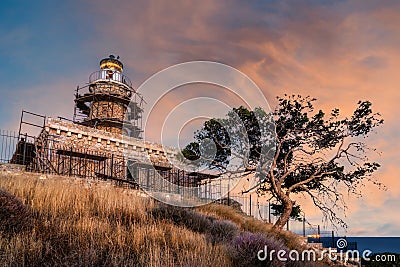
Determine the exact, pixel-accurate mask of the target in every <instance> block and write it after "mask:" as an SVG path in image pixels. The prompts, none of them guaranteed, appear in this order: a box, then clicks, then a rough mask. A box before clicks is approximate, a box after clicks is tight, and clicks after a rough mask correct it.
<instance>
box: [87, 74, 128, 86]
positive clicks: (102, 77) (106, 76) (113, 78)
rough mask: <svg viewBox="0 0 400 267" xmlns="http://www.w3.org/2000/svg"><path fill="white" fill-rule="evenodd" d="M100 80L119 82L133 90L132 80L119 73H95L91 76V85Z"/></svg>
mask: <svg viewBox="0 0 400 267" xmlns="http://www.w3.org/2000/svg"><path fill="white" fill-rule="evenodd" d="M98 80H109V81H117V82H120V83H123V84H125V85H127V86H128V87H129V88H132V82H131V80H130V79H129V78H128V77H127V76H125V75H123V74H122V73H119V72H116V71H115V72H113V71H109V70H99V71H95V72H93V73H92V74H90V76H89V83H93V82H96V81H98Z"/></svg>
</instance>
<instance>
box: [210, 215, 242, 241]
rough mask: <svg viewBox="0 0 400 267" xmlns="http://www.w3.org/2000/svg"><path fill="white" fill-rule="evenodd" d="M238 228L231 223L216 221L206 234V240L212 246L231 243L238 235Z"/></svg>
mask: <svg viewBox="0 0 400 267" xmlns="http://www.w3.org/2000/svg"><path fill="white" fill-rule="evenodd" d="M239 232H240V230H239V227H238V226H237V225H236V224H234V223H233V222H231V221H226V220H223V221H219V220H216V221H214V222H213V223H212V225H211V228H210V229H209V230H208V232H207V237H208V240H210V241H211V242H212V243H213V244H215V243H224V242H229V241H232V239H233V238H234V237H236V236H237V235H238V234H239Z"/></svg>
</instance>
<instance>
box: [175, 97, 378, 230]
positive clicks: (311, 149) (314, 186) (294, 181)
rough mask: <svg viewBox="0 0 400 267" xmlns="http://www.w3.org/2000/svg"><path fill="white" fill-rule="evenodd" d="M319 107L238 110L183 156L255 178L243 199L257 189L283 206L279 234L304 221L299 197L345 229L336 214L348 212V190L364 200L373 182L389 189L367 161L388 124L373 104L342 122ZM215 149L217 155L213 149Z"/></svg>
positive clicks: (211, 125)
mask: <svg viewBox="0 0 400 267" xmlns="http://www.w3.org/2000/svg"><path fill="white" fill-rule="evenodd" d="M315 101H316V99H313V98H310V97H302V96H300V95H299V96H287V95H285V96H284V97H282V98H280V97H278V105H277V107H276V108H275V109H274V110H273V111H272V112H271V114H267V113H266V112H265V111H263V110H262V109H261V108H256V109H255V110H254V111H249V110H247V109H246V108H244V107H239V108H234V109H233V110H232V111H231V112H229V113H228V114H227V116H226V118H220V119H217V118H214V119H211V120H209V121H206V122H205V123H204V126H203V128H202V129H200V130H199V131H197V132H196V133H195V139H196V142H193V143H190V144H189V145H188V146H186V147H185V149H183V150H182V155H183V156H184V157H185V158H186V159H187V160H188V161H193V160H194V159H196V161H194V163H195V164H200V165H201V164H206V163H208V164H209V166H210V167H212V168H217V169H219V170H220V171H221V172H222V173H225V175H230V174H232V173H233V174H236V175H237V173H242V174H249V173H253V174H255V175H256V176H257V177H258V178H259V181H260V182H259V184H257V185H256V186H255V187H253V188H250V189H249V190H247V191H245V192H244V193H246V192H249V191H251V190H253V189H256V190H257V191H258V193H260V194H268V195H270V196H271V199H272V200H275V201H276V202H277V203H278V204H277V205H275V208H274V210H275V211H276V212H277V213H278V214H280V217H279V219H278V220H277V222H276V223H275V225H274V228H275V229H282V228H283V226H284V225H285V224H286V223H287V221H288V220H289V218H290V216H292V217H299V214H300V212H301V210H300V208H299V207H298V206H296V205H295V203H294V198H293V196H294V195H297V194H302V195H305V196H308V197H309V198H310V200H311V201H312V202H313V204H314V205H315V206H316V207H318V208H319V209H320V210H321V211H322V212H323V214H324V216H325V218H326V219H328V220H330V221H331V222H332V223H333V224H334V225H340V226H343V227H346V226H347V225H346V223H345V222H344V221H343V220H342V219H341V218H340V216H338V212H337V211H338V209H340V210H343V211H345V210H346V209H347V205H346V203H345V201H344V194H343V192H346V194H347V192H348V193H354V194H357V195H360V196H361V192H360V190H359V189H360V187H362V186H363V185H364V184H365V182H367V181H370V182H372V183H373V184H375V185H377V186H378V187H380V188H383V187H384V186H383V185H382V184H380V183H379V182H378V181H376V180H374V179H373V178H372V175H373V174H374V173H375V172H376V171H377V170H378V168H379V167H380V165H379V163H377V162H373V161H370V160H369V159H368V157H367V156H368V154H369V153H370V152H371V151H374V150H373V149H371V148H369V147H368V146H367V144H366V143H365V142H364V138H366V137H368V135H369V134H370V133H371V132H373V131H374V130H375V129H376V128H377V127H378V126H380V125H381V124H382V123H383V120H382V119H381V116H380V114H379V113H373V112H372V109H371V106H372V104H371V102H369V101H360V102H358V106H357V108H356V109H355V110H354V112H353V114H352V115H351V116H350V117H342V116H341V115H340V113H339V109H334V110H332V111H331V112H330V113H329V114H326V113H325V112H323V111H322V110H319V111H317V112H315V111H314V102H315ZM204 139H207V140H212V141H213V142H214V145H213V144H210V142H207V143H206V144H204V142H203V141H202V140H204ZM212 146H214V148H215V150H216V152H215V153H214V152H213V150H212V149H207V148H210V147H212ZM207 151H211V152H212V153H210V154H209V155H207V153H204V152H207ZM213 155H214V158H213V160H210V158H211V157H212V156H213ZM202 159H206V160H202ZM238 159H239V161H240V162H241V163H242V164H239V167H238V168H236V169H234V168H233V169H232V167H231V166H230V165H229V161H231V162H237V161H238ZM235 160H236V161H235Z"/></svg>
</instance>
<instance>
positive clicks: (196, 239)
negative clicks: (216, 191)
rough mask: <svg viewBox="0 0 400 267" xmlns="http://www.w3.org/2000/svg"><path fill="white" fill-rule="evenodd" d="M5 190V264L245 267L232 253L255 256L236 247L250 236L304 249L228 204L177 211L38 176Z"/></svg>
mask: <svg viewBox="0 0 400 267" xmlns="http://www.w3.org/2000/svg"><path fill="white" fill-rule="evenodd" d="M0 188H1V191H0V192H1V197H0V201H1V202H0V203H1V204H0V214H2V215H3V214H6V213H7V216H2V217H1V218H0V220H1V222H0V223H1V224H2V225H7V227H6V228H4V227H3V228H2V229H0V255H1V261H0V266H10V265H18V266H20V265H28V266H42V265H51V266H53V265H56V266H60V265H63V266H67V265H68V266H190V265H192V266H243V265H241V262H242V260H244V258H247V256H246V255H244V254H243V253H242V254H240V255H242V256H240V257H242V258H240V257H239V256H238V255H239V254H235V253H233V250H232V248H234V246H240V249H241V251H247V250H250V251H254V247H252V245H251V244H249V246H250V247H249V248H246V247H245V245H246V244H243V242H242V243H241V242H240V240H241V239H239V242H238V239H237V238H238V237H241V236H242V235H243V233H244V232H246V233H247V235H248V234H249V233H254V234H260V235H262V236H263V237H262V238H263V240H266V241H265V242H267V244H282V245H283V246H284V247H285V248H291V249H298V250H300V251H301V250H302V249H303V247H302V245H301V244H300V239H299V237H298V236H297V235H295V234H292V233H290V232H285V231H281V232H277V231H272V226H271V225H269V224H266V223H264V222H261V221H257V220H255V219H254V218H251V217H246V216H243V215H242V214H240V213H238V212H236V211H235V210H234V209H232V208H230V207H228V206H224V205H219V204H211V205H207V206H202V207H198V208H195V209H185V208H179V207H171V206H167V205H164V204H162V203H158V202H155V201H153V200H152V199H151V198H148V197H144V196H143V195H142V194H143V193H141V192H140V191H135V190H128V189H123V188H116V187H114V186H113V185H111V184H108V183H105V182H93V181H92V182H88V181H84V180H79V179H73V178H65V177H58V176H54V177H52V176H50V177H48V178H47V179H40V176H39V175H35V174H1V173H0ZM251 249H253V250H251ZM248 256H249V257H253V258H254V255H253V254H251V255H248ZM243 257H244V258H243ZM257 264H258V263H257ZM257 264H255V265H254V266H257ZM322 264H323V263H321V265H322ZM248 266H251V265H248Z"/></svg>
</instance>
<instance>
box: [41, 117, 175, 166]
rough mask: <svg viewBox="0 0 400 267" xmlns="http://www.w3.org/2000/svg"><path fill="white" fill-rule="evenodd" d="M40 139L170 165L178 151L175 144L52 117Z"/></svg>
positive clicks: (50, 144) (49, 144)
mask: <svg viewBox="0 0 400 267" xmlns="http://www.w3.org/2000/svg"><path fill="white" fill-rule="evenodd" d="M39 139H42V140H47V141H45V142H48V143H47V144H44V145H45V146H47V147H52V146H53V147H54V146H60V145H63V146H66V147H72V148H74V149H83V150H84V149H87V150H91V151H98V152H110V153H113V154H116V155H121V156H122V155H129V157H131V158H134V159H137V160H138V161H140V162H149V159H150V160H151V162H152V163H153V164H154V165H157V166H165V167H167V166H170V165H171V163H170V162H169V161H172V163H176V162H174V161H176V159H175V157H176V154H177V153H178V150H177V149H175V148H172V147H167V146H162V145H160V144H156V143H151V142H147V141H144V140H141V139H137V138H132V137H126V136H122V135H118V134H113V133H110V132H106V131H102V130H99V129H94V128H90V127H86V126H83V125H78V124H75V123H72V122H67V121H61V120H58V119H53V118H48V119H47V122H46V125H45V128H44V131H42V133H41V134H40V136H39Z"/></svg>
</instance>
